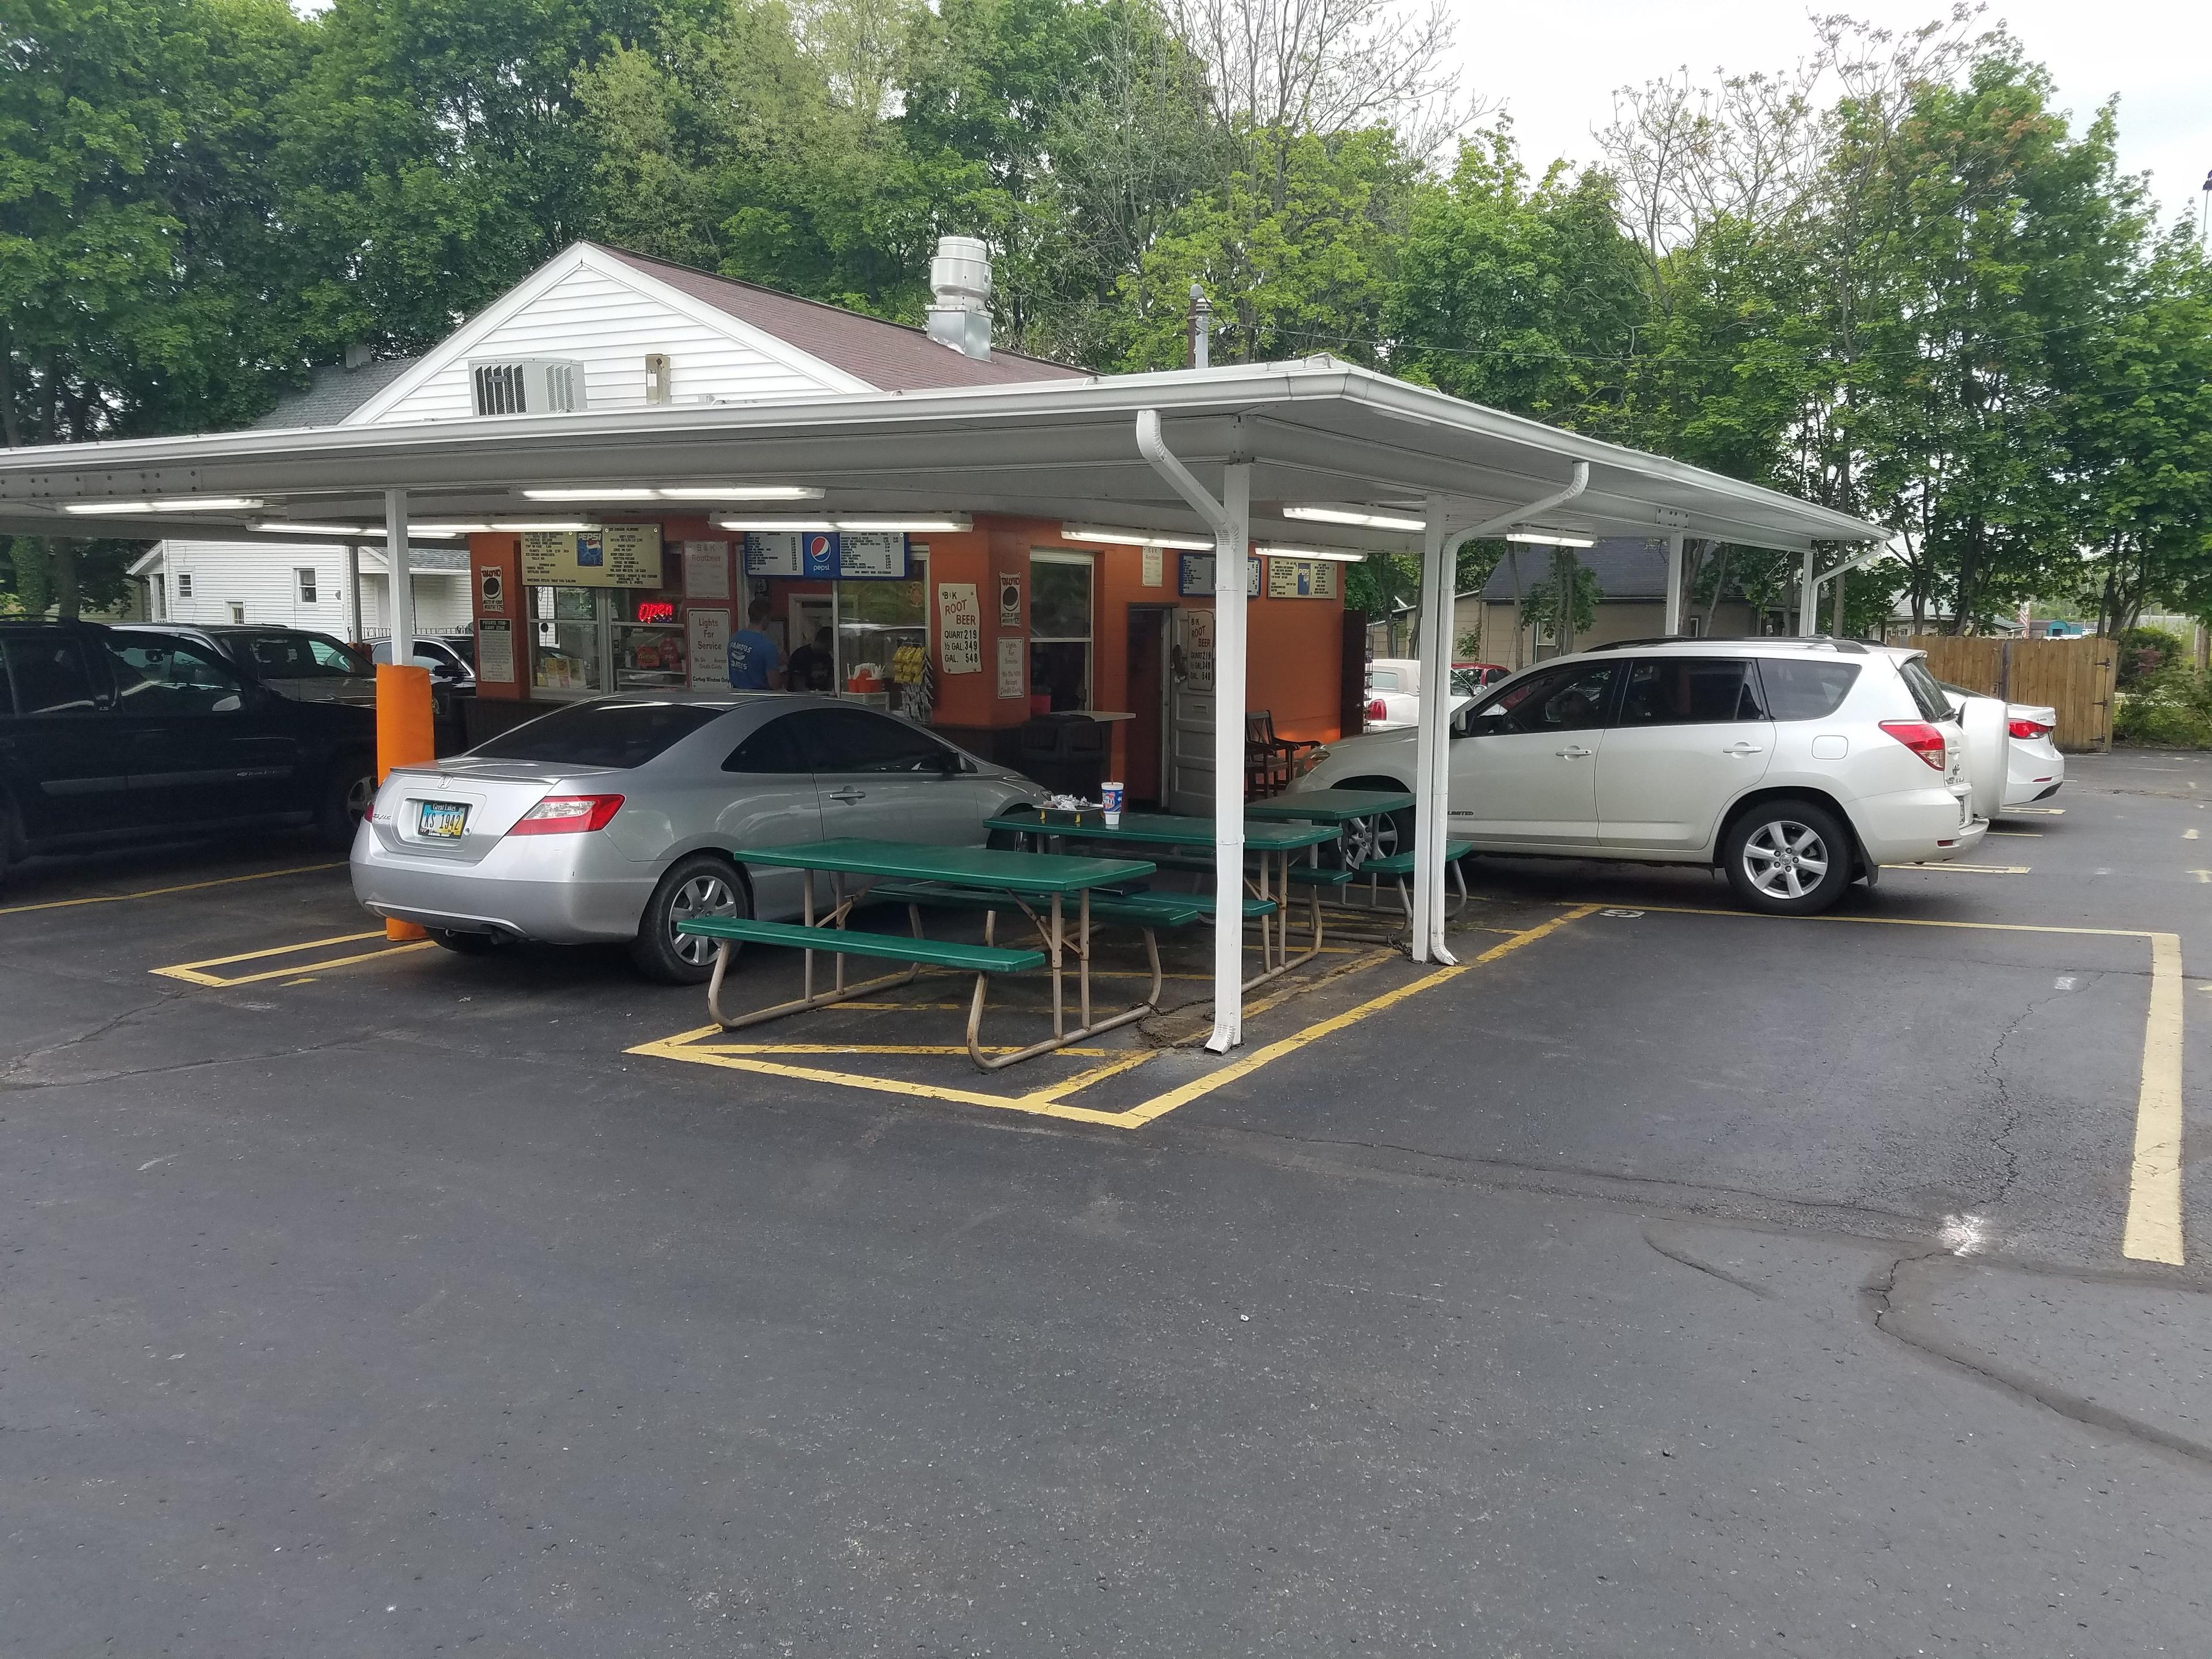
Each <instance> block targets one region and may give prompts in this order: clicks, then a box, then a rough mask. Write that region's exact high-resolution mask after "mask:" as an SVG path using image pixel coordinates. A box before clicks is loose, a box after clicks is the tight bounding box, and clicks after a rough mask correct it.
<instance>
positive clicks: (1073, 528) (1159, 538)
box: [1060, 524, 1213, 553]
mask: <svg viewBox="0 0 2212 1659" xmlns="http://www.w3.org/2000/svg"><path fill="white" fill-rule="evenodd" d="M1060 535H1061V536H1062V537H1063V538H1066V540H1068V541H1071V542H1110V543H1112V544H1114V545H1115V546H1116V547H1173V548H1180V549H1182V550H1184V551H1185V552H1189V553H1211V552H1212V551H1213V541H1212V538H1211V537H1206V536H1170V535H1169V534H1168V533H1167V532H1164V531H1159V530H1125V529H1121V528H1120V527H1118V526H1114V525H1110V524H1063V525H1062V526H1060Z"/></svg>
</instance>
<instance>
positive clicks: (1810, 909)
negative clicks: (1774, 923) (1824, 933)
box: [1722, 800, 1851, 915]
mask: <svg viewBox="0 0 2212 1659" xmlns="http://www.w3.org/2000/svg"><path fill="white" fill-rule="evenodd" d="M1722 857H1723V861H1724V866H1725V868H1726V869H1727V871H1728V878H1729V886H1730V887H1732V888H1734V889H1735V894H1736V896H1737V897H1738V898H1740V899H1741V900H1742V901H1743V902H1745V903H1746V904H1747V905H1749V906H1750V907H1751V908H1753V909H1754V910H1764V911H1766V912H1768V913H1769V914H1771V915H1815V914H1817V913H1818V912H1820V911H1822V910H1826V909H1827V908H1829V907H1830V906H1831V905H1832V904H1834V903H1835V902H1836V901H1837V900H1838V898H1840V897H1842V896H1843V892H1844V888H1846V887H1848V886H1849V885H1850V879H1851V842H1850V836H1849V834H1848V833H1847V832H1846V831H1845V830H1844V827H1843V826H1842V825H1841V824H1840V823H1837V822H1836V818H1835V815H1834V814H1833V813H1832V812H1830V811H1827V810H1826V808H1825V807H1822V806H1820V805H1816V804H1815V803H1814V802H1812V801H1809V800H1778V801H1769V802H1766V803H1765V804H1763V805H1759V806H1756V807H1754V808H1753V809H1752V810H1751V811H1748V812H1746V813H1745V814H1744V815H1743V816H1742V817H1740V818H1738V819H1737V820H1736V821H1735V823H1734V824H1732V825H1731V826H1730V827H1729V833H1728V838H1727V842H1726V846H1725V848H1723V854H1722Z"/></svg>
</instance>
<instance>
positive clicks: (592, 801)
mask: <svg viewBox="0 0 2212 1659" xmlns="http://www.w3.org/2000/svg"><path fill="white" fill-rule="evenodd" d="M622 804H623V798H622V797H621V796H620V795H548V796H546V797H545V799H544V800H541V801H539V802H538V805H535V806H533V807H532V808H531V809H530V810H529V811H527V812H525V813H524V814H523V815H522V816H521V817H519V818H517V819H516V820H515V821H514V828H513V829H510V830H508V831H507V834H508V835H510V836H580V835H583V834H584V833H586V831H587V830H592V829H605V828H606V827H607V821H608V820H609V819H611V817H614V815H615V814H616V813H617V812H619V811H622Z"/></svg>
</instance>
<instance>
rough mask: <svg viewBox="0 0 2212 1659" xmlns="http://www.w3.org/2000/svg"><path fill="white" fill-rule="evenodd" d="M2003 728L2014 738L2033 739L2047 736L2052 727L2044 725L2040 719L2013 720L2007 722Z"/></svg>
mask: <svg viewBox="0 0 2212 1659" xmlns="http://www.w3.org/2000/svg"><path fill="white" fill-rule="evenodd" d="M2005 730H2006V731H2008V732H2011V733H2012V734H2013V736H2015V738H2030V739H2033V738H2047V737H2049V736H2050V735H2051V730H2052V728H2051V727H2050V726H2045V724H2044V723H2043V722H2042V721H2041V720H2013V721H2010V722H2009V723H2008V724H2007V726H2006V727H2005Z"/></svg>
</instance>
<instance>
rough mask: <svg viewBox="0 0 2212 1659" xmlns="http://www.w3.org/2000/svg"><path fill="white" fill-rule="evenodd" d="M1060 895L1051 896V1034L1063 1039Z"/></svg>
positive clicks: (1063, 1010)
mask: <svg viewBox="0 0 2212 1659" xmlns="http://www.w3.org/2000/svg"><path fill="white" fill-rule="evenodd" d="M1051 946H1052V1034H1053V1036H1055V1037H1060V1038H1065V1037H1066V1028H1067V1009H1066V1003H1065V1002H1064V1000H1062V993H1061V990H1060V895H1059V894H1057V893H1054V895H1053V896H1052V934H1051Z"/></svg>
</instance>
